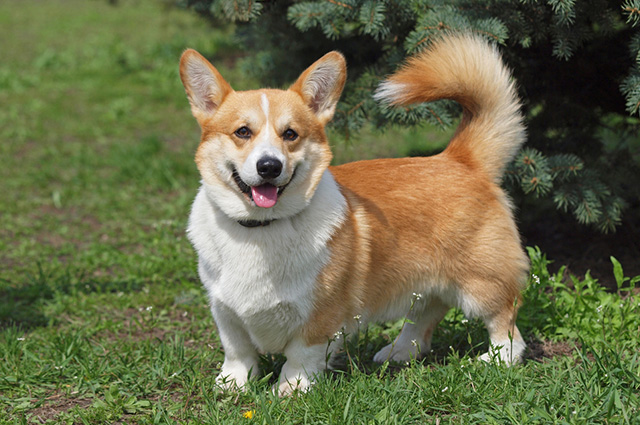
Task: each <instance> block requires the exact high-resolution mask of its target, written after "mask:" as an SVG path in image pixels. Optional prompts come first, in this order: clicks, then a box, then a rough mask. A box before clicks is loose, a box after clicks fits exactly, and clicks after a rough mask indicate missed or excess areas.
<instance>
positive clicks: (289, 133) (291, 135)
mask: <svg viewBox="0 0 640 425" xmlns="http://www.w3.org/2000/svg"><path fill="white" fill-rule="evenodd" d="M282 138H283V139H284V140H288V141H293V140H296V139H297V138H298V133H296V132H295V131H293V130H291V129H290V128H288V129H286V130H285V132H284V133H282Z"/></svg>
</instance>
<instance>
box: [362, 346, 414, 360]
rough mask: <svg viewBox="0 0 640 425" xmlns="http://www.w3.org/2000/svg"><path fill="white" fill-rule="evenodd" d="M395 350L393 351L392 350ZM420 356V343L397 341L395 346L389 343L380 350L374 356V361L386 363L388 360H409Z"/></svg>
mask: <svg viewBox="0 0 640 425" xmlns="http://www.w3.org/2000/svg"><path fill="white" fill-rule="evenodd" d="M392 350H393V351H392ZM419 356H420V344H418V343H416V344H413V343H411V344H401V343H396V345H395V346H393V344H389V345H387V346H386V347H384V348H383V349H382V350H380V351H378V352H377V353H376V354H375V356H373V361H374V362H376V363H384V362H386V361H387V360H389V361H394V362H399V363H401V362H408V361H410V360H415V359H416V358H418V357H419Z"/></svg>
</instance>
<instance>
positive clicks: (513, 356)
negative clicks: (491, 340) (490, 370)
mask: <svg viewBox="0 0 640 425" xmlns="http://www.w3.org/2000/svg"><path fill="white" fill-rule="evenodd" d="M525 347H526V345H525V343H524V341H506V342H505V343H504V344H496V345H493V344H492V345H491V348H490V349H489V352H487V353H484V354H483V355H481V356H480V357H478V359H480V360H481V361H483V362H486V363H492V362H498V363H502V364H504V365H506V366H512V365H514V364H518V363H521V362H522V354H523V353H524V349H525Z"/></svg>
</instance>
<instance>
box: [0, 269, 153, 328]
mask: <svg viewBox="0 0 640 425" xmlns="http://www.w3.org/2000/svg"><path fill="white" fill-rule="evenodd" d="M142 286H143V285H142V282H141V281H138V280H136V279H129V280H118V281H105V282H99V281H96V280H92V279H90V278H89V277H88V276H87V275H86V274H85V273H84V272H82V271H80V270H73V269H72V268H71V267H67V268H66V269H57V268H51V269H50V270H49V269H47V268H46V267H45V266H43V264H42V263H37V265H36V270H35V273H28V274H26V275H25V279H24V282H13V281H10V280H6V279H0V329H4V328H7V327H10V326H15V327H18V328H21V329H30V328H34V327H40V326H47V325H50V324H51V323H53V322H55V321H56V317H51V316H50V315H47V313H46V311H45V310H46V309H45V307H46V304H47V303H49V302H53V301H54V299H55V298H56V297H59V296H64V295H72V294H77V293H78V292H84V293H91V292H97V293H107V292H116V291H134V290H139V289H141V288H142Z"/></svg>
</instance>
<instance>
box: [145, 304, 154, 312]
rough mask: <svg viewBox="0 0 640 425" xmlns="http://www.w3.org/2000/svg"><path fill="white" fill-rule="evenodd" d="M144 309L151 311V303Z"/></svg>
mask: <svg viewBox="0 0 640 425" xmlns="http://www.w3.org/2000/svg"><path fill="white" fill-rule="evenodd" d="M145 310H147V311H151V310H153V306H152V305H150V306H149V307H147V308H145Z"/></svg>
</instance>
